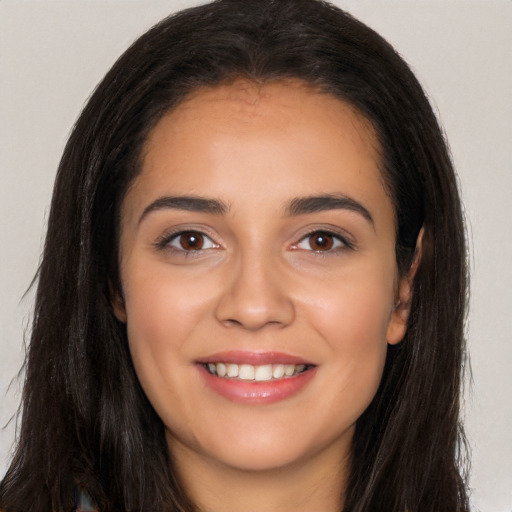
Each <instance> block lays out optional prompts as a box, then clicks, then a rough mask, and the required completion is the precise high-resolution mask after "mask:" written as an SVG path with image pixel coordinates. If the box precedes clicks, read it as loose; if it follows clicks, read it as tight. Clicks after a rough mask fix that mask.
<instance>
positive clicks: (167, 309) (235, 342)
mask: <svg viewBox="0 0 512 512" xmlns="http://www.w3.org/2000/svg"><path fill="white" fill-rule="evenodd" d="M378 150H379V145H378V142H377V141H376V139H375V135H374V133H373V130H372V129H371V126H370V125H369V123H368V122H367V121H365V119H363V118H362V116H360V115H359V114H358V113H357V112H355V111H354V109H353V108H351V107H350V106H349V105H347V104H345V103H343V102H341V101H340V100H338V99H336V98H334V97H332V96H330V95H327V94H324V93H319V92H317V91H315V90H313V89H311V88H309V87H308V86H306V85H304V84H302V83H300V82H295V81H288V82H273V83H268V84H265V85H263V86H261V85H256V84H253V83H250V82H246V81H237V82H235V83H233V84H229V85H223V86H219V87H216V88H210V89H203V90H200V91H199V92H197V93H195V94H194V95H192V96H190V97H189V98H188V99H187V100H186V101H184V102H183V103H181V104H180V105H179V106H178V107H177V108H176V109H174V110H173V111H172V112H170V113H168V114H167V115H166V116H164V117H163V118H162V119H161V121H160V122H159V123H158V124H157V125H156V127H155V128H154V129H153V131H152V133H151V134H150V136H149V137H148V140H147V142H146V145H145V150H144V154H143V163H142V170H141V173H140V175H139V176H138V177H137V178H136V180H135V182H134V184H133V186H132V187H131V188H130V190H129V191H128V193H127V195H126V198H125V200H124V203H123V207H122V226H121V228H122V229H121V240H120V262H121V281H122V288H123V296H122V297H121V296H119V297H117V298H116V299H115V301H114V310H115V312H116V315H117V317H118V318H119V319H120V320H122V321H123V322H126V323H127V331H128V339H129V344H130V350H131V354H132V357H133V362H134V365H135V369H136V372H137V375H138V377H139V379H140V382H141V384H142V387H143V389H144V391H145V392H146V394H147V396H148V398H149V400H150V401H151V403H152V404H153V406H154V407H155V410H156V411H157V413H158V414H159V416H160V417H161V419H162V421H163V422H164V424H165V427H166V436H167V442H168V448H169V451H170V454H171V456H172V458H173V460H174V463H175V465H176V467H177V470H178V473H179V475H180V477H181V479H182V481H183V483H184V485H185V488H186V489H187V491H188V493H189V494H190V496H191V497H192V499H193V500H194V501H195V502H196V503H198V504H199V505H200V506H201V507H202V509H204V510H207V511H216V510H219V511H220V510H237V511H247V512H257V511H259V510H261V511H265V512H272V511H285V510H294V511H304V512H306V511H315V512H318V510H322V511H325V512H328V511H331V510H332V511H334V510H338V511H339V510H340V509H341V507H342V503H343V493H344V482H345V479H346V474H347V471H348V459H349V451H350V444H351V440H352V436H353V432H354V425H355V422H356V420H357V419H358V418H359V416H360V415H361V414H362V412H363V411H364V410H365V408H366V407H367V406H368V404H369V403H370V401H371V400H372V398H373V396H374V395H375V392H376V390H377V387H378V385H379V382H380V379H381V376H382V371H383V366H384V361H385V356H386V349H387V344H388V343H389V344H394V343H398V342H399V341H400V340H401V339H402V338H403V336H404V334H405V329H406V320H407V314H408V308H407V306H406V305H407V304H408V303H409V301H410V295H411V285H410V283H411V279H412V277H411V276H405V277H403V278H401V279H399V276H398V274H397V266H396V261H395V247H394V245H395V214H394V210H393V206H392V203H391V201H390V198H389V196H388V194H387V193H386V190H385V188H384V186H383V183H382V179H381V174H380V171H379V153H378ZM325 194H330V195H343V196H346V197H349V198H350V199H351V200H353V201H354V202H357V204H359V205H361V206H362V207H363V208H364V209H366V211H367V212H368V214H369V216H371V219H369V218H367V216H365V214H364V212H363V210H361V211H355V210H354V209H352V208H346V207H339V208H338V207H337V208H330V209H327V210H323V211H316V212H310V213H300V214H290V211H289V208H288V207H289V204H290V201H292V200H293V199H294V198H297V197H308V196H321V195H325ZM164 196H197V197H201V198H208V199H214V200H216V201H219V202H221V203H222V205H224V206H225V210H226V211H225V212H223V213H220V212H217V213H216V212H201V211H189V210H186V209H183V208H176V207H165V206H162V204H160V205H159V206H155V201H158V200H159V199H160V198H162V197H164ZM151 205H153V206H151ZM292 213H293V212H292ZM183 230H188V231H194V232H199V233H203V235H202V236H203V238H201V240H202V242H203V246H202V247H203V248H202V249H201V250H195V251H190V250H185V249H184V248H183V246H182V245H181V242H182V241H183V240H185V242H187V241H188V242H190V238H184V237H181V238H180V237H179V236H178V235H176V232H179V231H183ZM318 231H322V232H333V233H335V235H332V236H331V235H328V236H327V239H328V242H333V245H332V247H331V248H328V247H327V249H323V250H321V249H319V246H318V245H315V243H316V242H318V238H316V237H312V238H311V236H310V234H311V233H312V232H318ZM173 236H174V238H172V237H173ZM196 236H197V235H196ZM199 236H201V235H199ZM338 236H339V237H340V238H339V239H338V238H337V237H338ZM341 240H345V241H346V242H347V244H345V243H343V242H342V241H341ZM397 304H401V306H400V307H397ZM404 305H405V306H404ZM226 350H244V351H251V352H267V351H277V352H283V353H286V354H290V355H292V356H295V357H300V358H302V359H304V360H306V361H308V362H311V363H313V364H314V365H316V369H315V372H316V373H315V374H314V376H313V378H312V379H310V380H309V382H308V383H307V384H306V385H305V387H303V388H302V389H301V390H300V391H299V392H298V393H295V394H293V395H292V396H290V397H287V398H285V399H283V400H278V401H277V402H273V403H236V402H234V401H232V400H229V399H227V398H225V397H223V396H221V395H219V394H218V393H216V392H215V391H213V390H212V389H211V388H209V387H208V386H207V385H206V384H205V381H204V379H203V377H202V375H201V372H200V371H198V364H197V362H198V361H199V360H201V359H202V358H205V357H208V356H211V355H212V354H216V353H218V352H221V351H226Z"/></svg>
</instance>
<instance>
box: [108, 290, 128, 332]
mask: <svg viewBox="0 0 512 512" xmlns="http://www.w3.org/2000/svg"><path fill="white" fill-rule="evenodd" d="M109 288H110V304H111V305H112V310H113V311H114V316H115V317H116V318H117V319H118V320H119V321H120V322H122V323H123V324H125V323H126V319H127V316H126V307H125V305H124V298H123V296H122V295H121V293H120V292H119V291H114V290H113V287H112V285H111V284H110V285H109Z"/></svg>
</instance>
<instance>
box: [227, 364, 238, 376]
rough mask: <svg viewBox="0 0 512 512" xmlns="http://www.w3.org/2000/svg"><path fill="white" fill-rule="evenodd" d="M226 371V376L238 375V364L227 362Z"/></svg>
mask: <svg viewBox="0 0 512 512" xmlns="http://www.w3.org/2000/svg"><path fill="white" fill-rule="evenodd" d="M226 373H227V375H228V377H238V365H237V364H228V366H227V368H226Z"/></svg>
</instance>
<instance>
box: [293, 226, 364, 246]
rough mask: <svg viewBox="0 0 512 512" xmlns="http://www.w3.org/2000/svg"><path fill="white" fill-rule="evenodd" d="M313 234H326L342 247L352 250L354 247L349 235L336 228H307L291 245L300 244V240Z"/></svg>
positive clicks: (354, 243)
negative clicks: (340, 243)
mask: <svg viewBox="0 0 512 512" xmlns="http://www.w3.org/2000/svg"><path fill="white" fill-rule="evenodd" d="M315 233H326V234H328V235H332V236H333V237H335V238H337V239H338V240H340V241H341V242H342V243H343V244H344V245H346V246H347V247H350V248H353V247H355V245H356V241H355V239H354V237H353V236H352V235H351V234H350V233H347V232H346V231H345V230H344V229H341V228H337V227H335V226H314V227H309V228H308V229H307V230H304V231H303V232H301V233H300V234H298V235H296V238H295V239H296V241H295V242H294V243H293V245H296V244H298V243H299V242H302V240H304V239H305V238H307V237H309V236H311V235H314V234H315Z"/></svg>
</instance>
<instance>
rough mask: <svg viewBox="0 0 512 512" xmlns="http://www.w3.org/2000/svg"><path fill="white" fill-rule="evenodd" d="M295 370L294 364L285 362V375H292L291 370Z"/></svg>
mask: <svg viewBox="0 0 512 512" xmlns="http://www.w3.org/2000/svg"><path fill="white" fill-rule="evenodd" d="M294 371H295V365H294V364H285V365H284V374H285V375H286V376H287V377H290V376H291V375H293V372H294Z"/></svg>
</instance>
